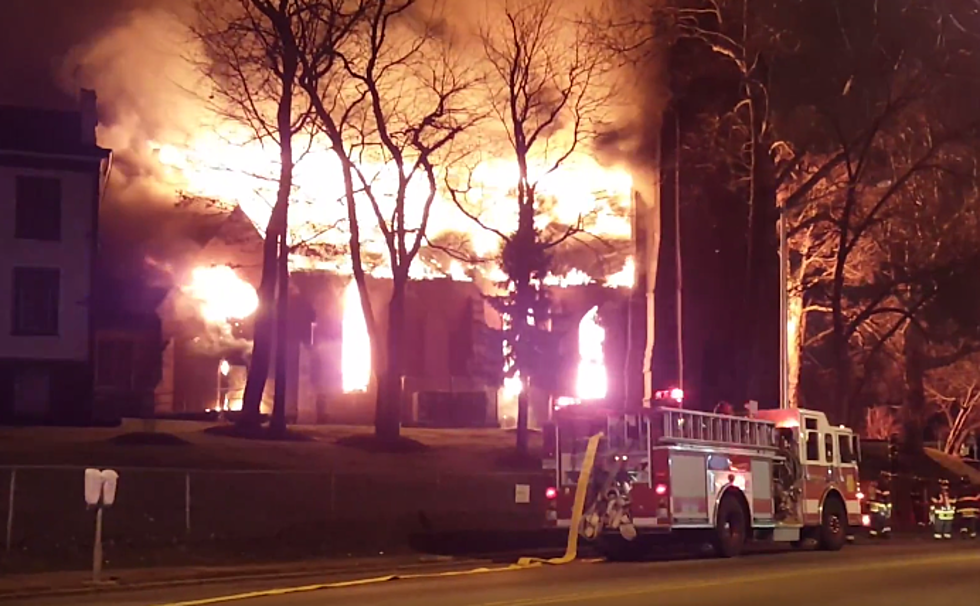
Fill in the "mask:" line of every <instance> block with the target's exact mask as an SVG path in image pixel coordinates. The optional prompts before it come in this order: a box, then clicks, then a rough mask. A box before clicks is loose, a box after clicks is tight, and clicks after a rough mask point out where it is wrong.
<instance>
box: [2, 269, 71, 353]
mask: <svg viewBox="0 0 980 606" xmlns="http://www.w3.org/2000/svg"><path fill="white" fill-rule="evenodd" d="M11 290H12V293H13V301H12V303H13V305H12V309H13V318H12V319H11V320H12V321H11V333H12V334H14V335H23V336H57V335H58V311H59V302H60V299H61V271H60V270H57V269H52V268H47V267H15V268H14V275H13V288H12V289H11Z"/></svg>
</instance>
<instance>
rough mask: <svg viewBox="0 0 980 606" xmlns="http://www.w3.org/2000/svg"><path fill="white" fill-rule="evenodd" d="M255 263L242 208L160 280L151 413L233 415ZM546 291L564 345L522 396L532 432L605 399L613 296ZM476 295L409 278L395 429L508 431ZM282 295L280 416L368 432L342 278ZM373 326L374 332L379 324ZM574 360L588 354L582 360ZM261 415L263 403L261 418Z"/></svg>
mask: <svg viewBox="0 0 980 606" xmlns="http://www.w3.org/2000/svg"><path fill="white" fill-rule="evenodd" d="M260 261H261V237H260V235H259V233H258V231H257V229H256V228H255V226H254V225H253V223H252V222H251V221H249V220H248V218H247V217H246V216H245V214H244V213H243V211H241V209H235V210H234V211H233V212H231V213H230V214H228V215H227V218H226V219H225V220H224V221H223V222H222V223H221V224H220V225H219V226H217V228H216V229H215V230H214V232H213V233H212V234H210V236H209V237H208V239H207V240H206V241H205V242H203V243H202V244H201V246H200V247H199V249H198V250H197V251H196V252H195V253H194V254H193V255H191V256H190V257H189V258H188V260H187V262H186V265H187V267H186V268H185V269H182V270H176V269H172V270H171V271H172V274H173V276H174V280H175V286H174V288H173V289H172V290H171V291H170V293H169V295H168V296H167V297H166V298H165V299H164V300H163V302H162V303H161V304H160V305H159V307H158V309H157V311H158V313H159V315H160V318H161V325H162V332H163V336H164V340H165V346H164V350H163V351H164V353H163V360H162V373H161V380H160V382H159V384H158V385H157V388H156V393H155V411H156V413H157V414H158V415H170V414H177V415H181V414H197V413H202V412H205V411H213V410H221V411H224V410H230V411H234V410H237V409H239V408H240V407H241V399H242V393H243V389H244V381H245V376H246V368H247V364H248V356H249V354H250V349H251V336H252V335H251V323H250V318H251V316H252V314H253V312H254V311H255V309H256V307H257V304H258V301H257V298H256V295H255V286H256V285H257V284H258V280H259V269H260ZM549 281H550V282H552V286H549V287H548V288H549V289H551V290H552V291H553V292H554V295H553V299H554V301H555V320H554V329H555V332H556V334H560V335H564V338H563V340H564V341H567V343H565V344H564V346H563V347H562V348H561V351H562V352H563V353H562V355H561V360H556V361H555V364H554V366H555V369H556V375H555V376H556V379H555V382H554V383H553V384H551V385H548V386H542V387H541V388H536V389H535V390H534V396H533V397H532V402H533V410H534V414H533V416H532V419H533V420H536V421H539V422H540V421H543V420H544V419H545V418H546V417H547V414H548V404H549V402H550V399H551V398H552V396H554V395H556V394H565V395H569V396H574V395H576V394H579V395H581V396H582V397H583V398H584V399H590V398H594V397H604V396H605V395H606V385H605V383H606V379H605V378H604V376H603V373H604V372H605V368H604V363H605V360H604V357H603V355H602V353H601V352H602V349H603V340H604V332H605V329H604V328H602V327H600V326H599V323H598V318H599V309H600V307H599V306H606V307H607V308H608V307H609V303H610V301H616V300H620V301H621V300H622V299H623V297H622V295H621V294H618V293H619V292H621V291H617V290H615V289H610V288H605V287H602V286H600V285H597V284H591V285H585V284H577V285H567V284H566V285H562V284H561V281H562V280H561V279H559V278H554V279H553V280H549ZM566 281H567V279H566ZM579 281H582V279H581V278H579ZM487 288H488V287H487V286H486V285H484V286H483V287H482V288H481V286H480V285H479V283H478V282H476V281H474V280H471V279H469V278H467V277H466V276H462V275H457V276H455V278H454V277H452V276H445V277H430V278H426V279H419V280H413V281H411V282H410V284H409V287H408V292H407V304H406V305H407V314H408V323H407V326H408V328H407V335H406V339H405V347H406V354H407V355H406V358H407V359H408V360H409V361H410V362H409V364H408V367H407V368H406V369H405V375H404V377H403V401H402V403H401V404H402V410H403V420H404V421H405V422H406V423H416V424H425V425H468V426H474V425H496V424H497V423H498V422H499V423H503V424H508V423H513V422H514V419H515V417H516V411H515V407H516V401H515V400H514V398H513V396H514V395H515V394H512V393H509V391H508V389H507V388H506V387H504V388H503V389H501V384H500V379H501V371H502V369H503V365H504V360H503V353H502V350H501V343H500V333H499V330H500V328H501V318H500V316H499V314H498V313H497V312H496V311H495V310H494V309H493V308H492V306H490V305H489V304H488V302H487V298H486V289H487ZM291 290H292V294H291V300H290V309H291V316H292V320H291V334H290V338H289V339H288V342H289V349H288V350H287V351H285V352H282V355H285V356H287V358H288V364H287V367H288V368H289V378H288V380H289V382H290V384H289V386H288V389H287V394H288V400H287V418H289V419H290V420H291V421H293V422H305V423H316V422H334V423H369V422H370V421H371V419H372V418H373V414H374V397H375V396H374V394H375V388H376V386H375V385H374V384H373V377H372V369H371V348H370V341H369V337H368V333H367V327H366V323H365V321H364V317H363V313H362V310H361V307H360V300H359V294H358V290H357V289H356V288H355V287H353V282H352V280H351V278H350V277H349V276H344V275H342V274H339V273H337V272H333V271H327V270H300V271H294V272H293V274H292V278H291ZM390 291H391V283H390V281H388V280H385V279H384V278H369V282H368V292H369V294H370V296H371V298H372V303H373V305H374V307H375V309H377V310H379V317H382V318H384V317H386V314H385V313H384V310H385V306H386V304H387V301H388V299H389V298H390ZM616 305H618V304H616ZM616 305H613V306H612V308H615V307H616ZM620 307H621V305H620ZM610 309H611V308H610ZM607 315H610V317H612V315H611V314H607ZM379 328H380V329H381V330H382V331H384V330H385V329H386V327H385V326H384V325H383V324H382V326H380V327H379ZM580 351H584V352H588V356H589V357H588V359H587V360H585V361H583V360H582V356H580V355H579V353H580ZM276 355H279V352H276ZM614 357H615V356H614ZM580 364H586V365H587V366H588V371H587V372H588V373H589V377H588V378H587V379H585V380H584V382H581V381H580V386H579V387H576V378H575V377H576V376H577V374H576V371H577V369H578V368H579V365H580ZM586 384H588V387H583V386H584V385H586ZM583 390H585V391H587V393H580V392H583ZM266 393H267V394H271V393H272V389H267V390H266ZM270 409H271V401H270V400H266V401H265V402H264V403H263V411H264V412H267V413H268V412H269V411H270Z"/></svg>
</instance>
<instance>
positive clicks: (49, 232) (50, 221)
mask: <svg viewBox="0 0 980 606" xmlns="http://www.w3.org/2000/svg"><path fill="white" fill-rule="evenodd" d="M14 215H15V220H14V236H15V237H17V238H20V239H23V240H44V241H48V242H57V241H59V240H61V180H60V179H55V178H51V177H23V176H21V177H17V185H16V209H15V211H14Z"/></svg>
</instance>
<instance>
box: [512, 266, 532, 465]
mask: <svg viewBox="0 0 980 606" xmlns="http://www.w3.org/2000/svg"><path fill="white" fill-rule="evenodd" d="M521 273H522V274H524V272H523V271H522V272H521ZM514 290H515V292H514V308H513V310H514V316H515V317H513V318H511V325H512V326H513V331H512V334H513V335H514V341H515V342H514V343H513V344H512V348H513V351H514V359H515V366H516V368H517V372H518V373H520V379H521V393H520V394H518V396H517V452H519V453H520V454H527V452H528V442H529V433H530V430H529V422H530V416H531V415H530V408H531V393H530V389H531V376H532V374H533V373H532V371H531V370H530V367H531V364H530V360H528V359H527V358H528V355H529V354H531V353H533V349H532V348H530V347H529V345H530V343H528V340H529V339H530V338H531V336H530V335H529V334H528V332H529V331H528V330H526V328H527V326H528V325H527V322H528V320H527V318H528V316H529V315H530V312H531V302H532V301H533V300H534V295H535V292H534V287H533V286H532V285H531V279H530V274H529V273H528V274H526V275H520V276H518V277H517V279H516V280H514Z"/></svg>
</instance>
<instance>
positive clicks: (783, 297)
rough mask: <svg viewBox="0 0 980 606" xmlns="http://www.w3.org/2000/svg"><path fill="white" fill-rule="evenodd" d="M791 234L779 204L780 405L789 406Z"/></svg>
mask: <svg viewBox="0 0 980 606" xmlns="http://www.w3.org/2000/svg"><path fill="white" fill-rule="evenodd" d="M788 237H789V234H788V233H787V230H786V203H785V202H783V203H781V204H780V205H779V407H780V408H789V407H790V401H789V334H788V332H789V292H788V291H787V289H786V286H787V276H788V275H789V242H788Z"/></svg>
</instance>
